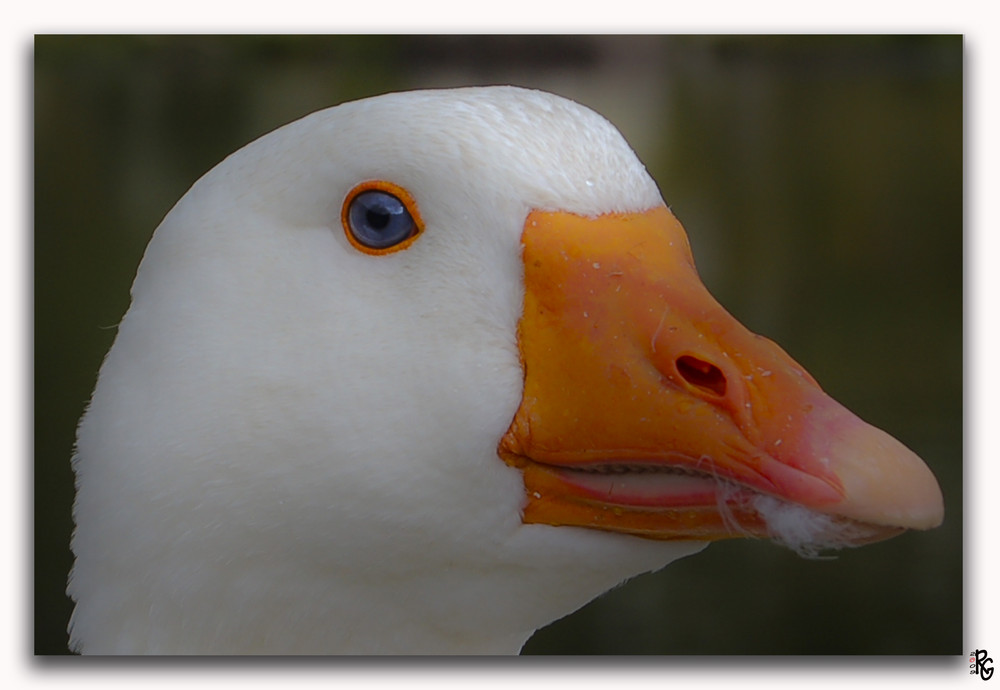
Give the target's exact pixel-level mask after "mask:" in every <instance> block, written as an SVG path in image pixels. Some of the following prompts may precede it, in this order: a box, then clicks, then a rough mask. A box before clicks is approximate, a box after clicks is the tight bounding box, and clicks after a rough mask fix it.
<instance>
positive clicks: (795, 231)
mask: <svg viewBox="0 0 1000 690" xmlns="http://www.w3.org/2000/svg"><path fill="white" fill-rule="evenodd" d="M34 68H35V90H34V99H35V112H34V114H35V119H34V123H35V131H34V135H35V149H34V150H35V161H34V166H35V167H34V173H35V179H34V193H35V207H34V217H35V235H34V239H35V243H34V258H35V284H34V299H35V379H34V384H35V390H34V399H35V436H34V450H35V474H34V478H35V496H34V535H35V542H34V543H35V553H34V556H35V563H34V568H35V577H34V583H35V590H34V603H35V630H34V634H35V651H36V653H39V654H64V653H67V648H66V623H67V620H68V618H69V614H70V611H71V603H70V601H69V600H68V599H67V598H66V596H65V594H64V589H65V580H66V574H67V572H68V570H69V567H70V564H71V562H72V559H71V554H70V551H69V547H68V544H69V537H70V532H71V529H72V520H71V515H70V509H71V504H72V496H73V477H72V473H71V471H70V466H69V458H70V454H71V450H72V447H73V438H74V431H75V425H76V421H77V419H78V418H79V416H80V414H81V412H82V410H83V407H84V404H85V403H86V401H87V399H88V397H89V395H90V391H91V389H92V388H93V385H94V381H95V376H96V372H97V369H98V367H99V365H100V362H101V358H102V356H103V354H104V353H105V352H106V351H107V349H108V347H109V346H110V345H111V341H112V339H113V337H114V328H113V327H114V325H115V324H116V323H117V322H118V320H119V319H120V318H121V315H122V314H123V313H124V311H125V309H126V308H127V306H128V299H129V298H128V290H129V285H130V284H131V280H132V276H133V275H134V272H135V269H136V266H137V264H138V262H139V259H140V257H141V256H142V251H143V247H144V246H145V244H146V242H147V240H148V239H149V236H150V234H151V233H152V231H153V229H154V228H155V227H156V225H157V224H158V223H159V221H160V219H161V218H162V217H163V215H164V214H165V213H166V212H167V210H168V209H169V208H170V207H171V205H172V204H173V203H174V202H175V201H176V200H177V199H178V198H179V197H180V196H181V195H182V194H183V193H184V191H185V190H186V189H187V188H188V187H189V186H190V185H191V184H192V183H193V182H194V181H195V180H196V179H197V178H198V177H199V176H200V175H202V174H203V173H205V172H206V171H207V170H209V169H210V168H211V167H212V166H214V165H215V164H216V163H218V162H219V161H220V160H221V159H222V158H223V157H224V156H226V155H227V154H228V153H230V152H231V151H233V150H235V149H237V148H239V147H240V146H242V145H244V144H246V143H247V142H249V141H251V140H253V139H254V138H256V137H258V136H260V135H261V134H264V133H265V132H267V131H269V130H272V129H274V128H275V127H277V126H279V125H281V124H284V123H286V122H289V121H291V120H294V119H297V118H298V117H300V116H302V115H304V114H306V113H308V112H311V111H313V110H317V109H320V108H324V107H327V106H330V105H334V104H337V103H340V102H342V101H346V100H351V99H356V98H362V97H365V96H370V95H374V94H378V93H382V92H385V91H393V90H400V89H413V88H422V87H449V86H463V85H470V84H495V83H505V84H507V83H509V84H518V85H522V86H529V87H536V88H541V89H545V90H549V91H553V92H555V93H558V94H561V95H563V96H567V97H569V98H572V99H574V100H578V101H580V102H582V103H584V104H586V105H589V106H590V107H592V108H594V109H595V110H597V111H599V112H601V113H602V114H604V115H605V116H606V117H608V118H609V119H610V120H611V121H612V122H614V123H615V124H616V125H617V126H618V127H619V128H620V129H621V130H622V132H623V133H624V134H625V136H626V138H627V139H628V140H629V141H630V142H631V143H632V145H633V147H634V148H635V149H636V152H637V153H638V154H639V157H640V158H641V159H642V160H643V161H644V162H645V163H646V165H647V167H648V168H649V170H650V172H651V173H652V175H653V177H654V178H656V180H657V181H658V183H659V185H660V188H661V190H662V192H663V195H664V198H665V199H666V200H667V202H668V203H669V204H670V205H671V206H672V208H673V210H674V211H675V213H676V214H677V216H678V217H679V218H680V219H681V221H682V222H683V223H684V224H685V226H686V227H687V230H688V232H689V233H690V235H691V241H692V244H693V247H694V252H695V256H696V258H697V260H698V265H699V269H700V271H701V273H702V277H703V278H704V280H705V282H706V284H707V285H708V286H709V289H710V290H711V291H712V292H713V293H714V294H715V296H716V297H717V298H718V299H719V300H720V301H721V302H722V303H723V304H724V305H725V306H726V307H727V308H728V309H729V310H730V311H731V312H732V313H733V314H734V315H736V316H737V318H739V319H740V320H741V321H743V322H744V323H745V324H746V325H747V326H749V327H750V328H751V329H752V330H755V331H758V332H761V333H764V334H766V335H768V336H769V337H771V338H772V339H774V340H776V341H778V342H779V343H780V344H781V345H782V346H783V347H784V348H785V349H786V350H787V351H788V352H789V353H790V354H792V356H793V357H795V358H796V359H797V360H798V361H799V362H801V363H802V364H803V365H805V366H806V368H807V369H809V370H810V372H811V373H812V374H813V375H814V376H815V377H816V378H817V379H818V380H819V381H820V383H821V384H823V386H824V388H825V389H826V390H827V391H828V392H829V393H831V394H832V395H833V396H834V397H835V398H837V399H838V400H840V401H841V402H843V403H844V404H846V405H847V406H848V407H849V408H851V409H852V410H853V411H855V412H856V413H857V414H859V415H860V416H861V417H862V418H864V419H865V420H867V421H869V422H871V423H873V424H875V425H876V426H879V427H881V428H883V429H886V430H887V431H888V432H889V433H891V434H892V435H893V436H896V437H897V438H899V439H900V440H902V441H903V442H904V443H905V444H906V445H908V446H909V447H910V448H912V449H913V450H914V451H916V452H917V453H918V454H919V455H920V456H921V457H923V458H924V459H925V460H926V461H927V463H928V464H929V465H930V466H931V468H932V469H933V470H934V472H935V474H936V475H937V477H938V479H939V480H940V482H941V485H942V488H943V491H944V496H945V506H946V517H945V524H944V526H943V527H941V528H939V529H937V530H934V531H932V532H928V533H907V534H905V535H903V536H901V537H899V538H897V539H893V540H891V541H888V542H884V543H881V544H876V545H873V546H869V547H865V548H863V549H859V550H848V551H844V552H839V553H838V554H837V555H836V558H834V559H832V560H804V559H802V558H799V557H798V556H796V555H795V554H793V553H791V552H789V551H786V550H784V549H781V548H779V547H776V546H773V545H771V544H770V543H765V542H755V541H744V540H736V541H730V542H723V543H717V544H714V545H712V546H710V547H709V548H708V549H707V550H706V551H705V552H704V553H702V554H700V555H698V556H696V557H693V558H689V559H686V560H682V561H679V562H677V563H674V564H672V565H671V566H670V567H668V568H667V569H666V570H664V571H663V572H661V573H657V574H653V575H646V576H642V577H639V578H636V579H635V580H633V581H632V582H630V583H629V584H627V585H626V586H623V587H621V588H619V589H616V590H615V591H613V592H611V593H609V594H606V595H605V596H603V597H601V598H600V599H598V600H597V601H595V602H593V603H591V604H590V605H588V606H586V607H585V608H584V609H582V610H581V611H579V612H578V613H576V614H574V615H571V616H569V617H567V618H565V619H563V620H561V621H558V622H556V623H554V624H552V625H551V626H549V627H548V628H546V629H544V630H542V631H540V632H539V633H537V634H536V635H535V637H534V638H532V640H531V641H530V642H529V643H528V645H527V647H526V649H525V652H526V653H571V654H575V653H580V654H591V653H593V654H597V653H614V654H632V653H641V654H647V653H655V654H950V655H955V654H961V653H962V652H963V650H962V563H963V561H962V533H963V528H962V520H963V512H962V443H963V437H962V355H963V350H962V247H963V229H962V222H963V216H962V212H963V188H962V176H963V158H962V156H963V139H962V127H963V111H962V108H963V41H962V37H960V36H847V37H835V36H804V37H799V36H770V37H765V36H761V37H754V36H680V37H646V36H582V37H575V36H541V35H530V36H497V37H491V36H474V37H469V36H330V37H314V36H293V37H283V36H260V37H215V36H197V37H157V36H143V37H130V36H116V37H102V36H87V37H75V36H38V37H36V39H35V45H34ZM566 576H567V577H572V576H573V574H572V573H567V574H566Z"/></svg>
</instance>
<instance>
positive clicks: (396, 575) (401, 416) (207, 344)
mask: <svg viewBox="0 0 1000 690" xmlns="http://www.w3.org/2000/svg"><path fill="white" fill-rule="evenodd" d="M372 179H379V180H391V181H392V182H393V183H395V184H397V185H399V186H401V187H403V188H405V189H406V190H408V191H409V192H410V194H412V196H413V198H414V199H416V200H417V203H418V204H419V211H420V215H421V217H422V219H423V222H424V223H425V224H426V230H425V231H424V232H423V233H422V234H421V236H420V237H419V239H418V240H417V241H415V242H414V243H413V244H412V246H410V247H408V248H407V249H406V250H405V251H399V252H396V253H392V254H387V255H385V256H372V255H369V254H366V253H363V252H359V251H357V250H356V248H355V247H353V246H352V244H351V242H349V241H348V239H347V237H346V236H345V233H344V231H343V229H342V228H341V206H342V204H343V203H344V200H345V197H346V196H347V195H348V193H349V192H350V190H351V189H352V188H353V187H354V186H355V185H357V184H358V183H359V182H361V181H364V180H372ZM660 204H662V200H661V198H660V195H659V192H658V190H657V188H656V185H655V183H654V182H653V181H652V179H651V178H650V177H649V175H648V174H647V173H646V171H645V169H644V168H643V166H642V164H641V163H640V162H639V161H638V159H637V158H636V157H635V155H634V154H633V152H632V151H631V150H630V148H629V147H628V145H627V144H626V142H625V141H624V140H623V138H622V137H621V135H620V134H619V133H618V132H617V131H616V130H615V129H614V127H612V126H611V125H610V124H609V123H608V122H607V121H605V120H604V119H603V118H601V117H600V116H598V115H597V114H595V113H593V112H592V111H590V110H587V109H586V108H583V107H581V106H578V105H576V104H575V103H572V102H569V101H566V100H564V99H561V98H557V97H555V96H551V95H548V94H544V93H539V92H532V91H526V90H521V89H514V88H500V87H497V88H483V89H461V90H454V91H428V92H413V93H403V94H392V95H387V96H383V97H379V98H373V99H369V100H365V101H359V102H355V103H348V104H345V105H341V106H338V107H336V108H331V109H329V110H325V111H321V112H318V113H315V114H313V115H310V116H308V117H305V118H303V119H302V120H299V121H297V122H295V123H292V124H290V125H287V126H285V127H283V128H281V129H279V130H276V131H275V132H272V133H271V134H269V135H267V136H265V137H262V138H261V139H259V140H257V141H255V142H254V143H252V144H250V145H248V146H246V147H245V148H243V149H241V150H240V151H238V152H236V153H234V154H233V155H231V156H230V157H229V158H227V159H226V160H225V161H223V162H222V163H221V164H220V165H218V166H217V167H216V168H215V169H213V170H212V171H211V172H209V173H208V174H206V175H205V176H204V177H203V178H202V179H201V180H199V181H198V182H197V183H196V184H195V185H194V186H193V187H192V188H191V190H190V191H189V192H188V193H187V194H186V195H185V196H184V197H183V198H182V199H181V200H180V202H178V204H177V205H176V206H175V207H174V209H173V210H171V212H170V213H169V214H168V215H167V217H166V218H165V219H164V221H163V223H162V224H161V225H160V227H159V228H158V229H157V231H156V233H155V235H154V237H153V239H152V240H151V242H150V244H149V247H148V248H147V250H146V254H145V256H144V258H143V261H142V264H141V266H140V268H139V271H138V274H137V276H136V279H135V283H134V285H133V288H132V306H131V307H130V309H129V311H128V313H127V314H126V315H125V317H124V318H123V320H122V322H121V324H120V327H119V331H118V335H117V338H116V340H115V344H114V346H113V348H112V350H111V352H110V353H109V355H108V357H107V359H106V361H105V362H104V365H103V366H102V368H101V373H100V377H99V381H98V384H97V388H96V390H95V392H94V396H93V400H92V401H91V403H90V406H89V408H88V411H87V413H86V415H85V416H84V418H83V420H82V422H81V425H80V429H79V436H78V447H77V454H76V456H75V458H74V469H75V471H76V473H77V482H78V495H77V500H76V505H75V509H74V517H75V520H76V523H77V528H76V532H75V535H74V538H73V551H74V553H75V555H76V563H75V565H74V568H73V572H72V574H71V578H70V584H69V593H70V595H71V596H72V597H73V599H74V600H75V601H76V610H75V612H74V614H73V618H72V622H71V645H72V647H73V648H74V649H77V650H79V651H82V652H86V653H278V654H287V653H463V652H477V653H516V652H517V651H518V650H519V649H520V647H521V646H522V645H523V643H524V642H525V641H526V640H527V638H528V637H529V636H530V635H531V633H532V632H533V631H534V630H535V629H537V628H539V627H541V626H543V625H545V624H546V623H548V622H550V621H552V620H554V619H556V618H558V617H561V616H563V615H565V614H567V613H569V612H571V611H573V610H575V609H576V608H578V607H579V606H581V605H583V604H584V603H586V602H587V601H589V600H590V599H592V598H593V597H595V596H597V595H598V594H600V593H601V592H603V591H605V590H607V589H608V588H610V587H612V586H614V585H616V584H617V583H619V582H621V581H623V580H624V579H626V578H628V577H631V576H634V575H636V574H638V573H641V572H645V571H649V570H652V569H656V568H660V567H662V566H664V565H666V564H667V563H669V562H670V561H672V560H674V559H676V558H679V557H682V556H684V555H688V554H691V553H694V552H696V551H698V550H699V549H700V548H702V546H703V544H702V543H701V542H698V541H654V540H646V539H640V538H637V537H632V536H626V535H622V534H615V533H612V532H604V531H597V530H587V529H580V528H575V527H555V526H552V525H548V524H524V522H523V521H522V511H523V509H524V503H525V487H524V483H523V481H522V476H521V471H520V470H519V469H518V468H516V467H513V466H511V465H510V464H506V463H504V462H502V461H501V460H500V459H499V458H498V455H497V445H498V442H499V440H500V439H501V437H502V436H503V435H504V434H505V432H506V431H507V429H508V427H509V426H510V425H511V420H512V418H513V417H514V415H515V413H516V412H517V410H518V407H519V405H520V404H521V396H522V386H523V381H524V371H523V369H522V361H521V355H520V353H519V349H518V341H517V331H518V323H519V319H520V318H521V316H522V309H523V300H524V286H523V283H522V278H523V274H524V267H523V265H522V246H521V236H522V231H523V229H524V227H523V226H524V220H525V217H526V216H527V214H528V213H529V212H531V211H532V210H543V211H544V210H551V211H569V212H572V213H575V214H579V215H583V216H599V215H602V214H609V213H624V212H642V211H645V210H646V209H649V208H651V207H654V206H658V205H660Z"/></svg>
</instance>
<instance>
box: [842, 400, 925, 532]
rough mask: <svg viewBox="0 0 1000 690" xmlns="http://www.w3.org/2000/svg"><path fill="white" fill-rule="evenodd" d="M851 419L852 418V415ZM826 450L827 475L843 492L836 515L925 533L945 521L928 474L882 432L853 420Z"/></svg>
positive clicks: (915, 459) (914, 458) (921, 464)
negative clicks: (832, 476)
mask: <svg viewBox="0 0 1000 690" xmlns="http://www.w3.org/2000/svg"><path fill="white" fill-rule="evenodd" d="M852 416H853V415H852ZM854 420H855V421H856V422H857V423H856V424H852V425H851V426H853V427H854V428H852V429H850V433H845V434H842V435H839V437H838V439H837V441H835V442H834V443H833V444H832V445H831V447H830V452H831V469H832V470H833V471H834V473H835V474H836V475H837V477H838V478H839V479H840V481H841V482H842V483H843V486H844V493H845V499H844V501H843V502H842V503H840V504H838V505H837V506H836V507H834V508H833V511H834V512H836V513H837V514H840V515H843V516H845V517H849V518H852V519H855V520H860V521H862V522H869V523H873V524H877V525H886V526H892V527H903V528H906V529H919V530H926V529H932V528H934V527H937V526H938V525H940V524H941V522H942V521H943V520H944V498H943V496H942V494H941V487H940V486H939V485H938V482H937V479H936V478H935V477H934V474H933V473H932V472H931V470H930V468H929V467H928V466H927V465H926V464H925V463H924V461H923V460H921V459H920V458H919V457H918V456H917V455H916V454H915V453H914V452H913V451H911V450H910V449H909V448H907V447H906V446H904V445H903V444H902V443H900V442H899V441H897V440H896V439H894V438H893V437H892V436H890V435H889V434H887V433H885V432H884V431H882V430H880V429H877V428H875V427H873V426H871V425H869V424H866V423H864V422H862V421H861V420H860V419H857V418H856V417H855V418H854Z"/></svg>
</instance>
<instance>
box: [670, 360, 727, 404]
mask: <svg viewBox="0 0 1000 690" xmlns="http://www.w3.org/2000/svg"><path fill="white" fill-rule="evenodd" d="M677 372H678V373H679V374H680V375H681V376H682V377H683V378H684V380H685V381H687V382H688V383H689V384H690V385H692V386H694V387H695V388H698V389H700V390H701V391H703V392H705V393H710V394H712V395H717V396H720V397H721V396H724V395H725V394H726V375H725V374H723V373H722V370H721V369H719V367H717V366H715V365H714V364H712V363H711V362H706V361H705V360H703V359H698V358H697V357H692V356H690V355H683V356H681V357H678V358H677Z"/></svg>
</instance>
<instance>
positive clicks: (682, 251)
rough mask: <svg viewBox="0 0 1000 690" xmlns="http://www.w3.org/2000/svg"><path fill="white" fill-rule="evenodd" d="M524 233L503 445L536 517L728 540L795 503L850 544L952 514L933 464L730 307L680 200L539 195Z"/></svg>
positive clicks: (759, 528) (767, 527)
mask: <svg viewBox="0 0 1000 690" xmlns="http://www.w3.org/2000/svg"><path fill="white" fill-rule="evenodd" d="M522 243H523V246H524V272H525V277H524V281H525V298H524V315H523V317H522V319H521V322H520V326H519V329H518V339H519V347H520V352H521V358H522V364H523V367H524V373H525V381H524V393H523V398H522V401H521V406H520V408H519V409H518V411H517V413H516V415H515V417H514V420H513V422H512V424H511V426H510V429H509V430H508V431H507V433H506V434H505V435H504V437H503V439H502V440H501V442H500V446H499V453H500V456H501V457H502V458H503V459H504V460H505V461H506V462H507V463H509V464H511V465H513V466H515V467H518V468H521V469H522V470H523V473H524V485H525V492H526V498H527V504H526V506H525V508H524V518H523V519H524V522H526V523H544V524H551V525H575V526H580V527H590V528H595V529H602V530H611V531H616V532H626V533H631V534H638V535H642V536H646V537H651V538H656V539H697V540H713V539H722V538H727V537H737V536H747V535H753V536H776V534H777V533H778V532H779V531H780V530H781V529H785V530H787V525H785V526H783V527H782V526H778V525H777V524H775V523H777V522H778V520H779V517H778V513H781V514H782V515H784V516H786V517H785V518H781V519H782V520H785V519H786V518H787V516H788V515H789V513H788V512H787V511H785V512H782V511H781V510H780V508H782V507H783V508H787V507H789V506H798V507H800V508H805V509H808V510H809V512H808V513H804V512H803V513H800V514H796V519H797V518H798V517H800V516H801V515H817V514H819V515H821V516H823V517H825V518H828V521H827V523H825V524H826V529H834V528H843V529H841V531H840V532H839V533H837V534H839V536H836V537H833V538H832V539H833V541H836V542H837V543H838V545H846V544H848V543H849V544H857V543H865V542H868V541H875V540H878V539H882V538H886V537H889V536H892V535H894V534H897V533H899V532H900V531H902V530H903V529H906V528H916V529H928V528H931V527H935V526H937V525H938V524H940V523H941V520H942V518H943V512H944V508H943V502H942V497H941V491H940V489H939V487H938V484H937V481H936V480H935V478H934V475H933V474H932V473H931V472H930V470H929V469H928V468H927V466H926V465H925V464H924V463H923V462H922V461H921V460H920V458H918V457H917V456H916V455H914V454H913V453H912V452H911V451H909V450H908V449H907V448H905V447H904V446H903V445H902V444H901V443H899V442H898V441H896V440H895V439H893V438H892V437H890V436H889V435H887V434H885V433H884V432H882V431H879V430H878V429H876V428H874V427H872V426H870V425H868V424H866V423H864V422H863V421H861V420H860V419H858V418H857V417H856V416H854V415H853V414H851V413H850V412H849V411H848V410H847V409H845V408H844V407H842V406H841V405H839V404H838V403H837V402H836V401H834V400H833V399H832V398H830V397H829V396H827V395H826V394H825V393H823V391H822V390H821V389H820V388H819V385H818V384H817V383H816V382H815V381H814V380H813V379H812V377H810V376H809V374H807V373H806V372H805V371H804V370H803V369H802V367H800V366H799V365H798V364H797V363H796V362H795V361H794V360H792V359H791V357H789V356H788V355H787V354H786V353H785V352H784V351H783V350H781V349H780V348H779V347H778V346H777V345H775V344H774V343H772V342H771V341H769V340H767V339H765V338H763V337H761V336H758V335H755V334H753V333H751V332H750V331H748V330H747V329H746V328H744V327H743V326H742V325H741V324H740V323H739V322H737V321H736V320H735V319H734V318H733V317H732V316H730V315H729V314H728V313H727V312H726V311H725V310H724V309H723V308H722V307H721V306H720V305H719V304H718V303H717V302H716V301H715V300H714V299H713V298H712V296H711V295H710V294H709V293H708V291H707V290H706V288H705V287H704V285H703V284H702V283H701V281H700V279H699V278H698V274H697V272H696V270H695V266H694V260H693V259H692V256H691V249H690V246H689V244H688V240H687V236H686V235H685V232H684V228H683V227H682V226H681V225H680V223H679V222H678V221H677V219H676V218H674V216H673V215H672V214H671V213H670V211H669V210H668V209H667V208H666V207H657V208H654V209H651V210H649V211H646V212H645V213H638V214H627V215H607V216H601V217H598V218H584V217H581V216H575V215H571V214H567V213H547V212H539V211H535V212H532V213H531V214H530V215H529V216H528V218H527V220H526V222H525V227H524V233H523V236H522ZM775 506H777V507H778V508H775ZM820 541H822V539H821V540H820ZM829 541H830V539H829V538H828V539H827V542H826V543H829Z"/></svg>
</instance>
